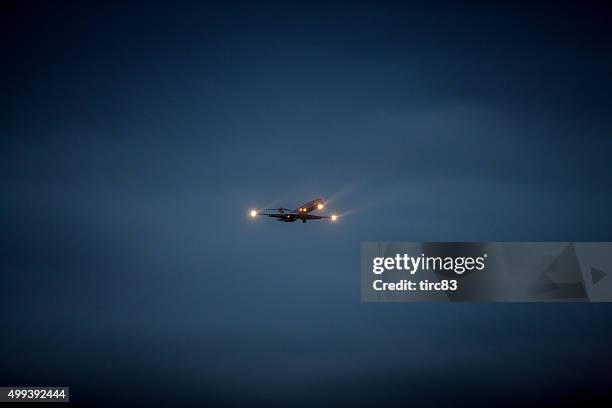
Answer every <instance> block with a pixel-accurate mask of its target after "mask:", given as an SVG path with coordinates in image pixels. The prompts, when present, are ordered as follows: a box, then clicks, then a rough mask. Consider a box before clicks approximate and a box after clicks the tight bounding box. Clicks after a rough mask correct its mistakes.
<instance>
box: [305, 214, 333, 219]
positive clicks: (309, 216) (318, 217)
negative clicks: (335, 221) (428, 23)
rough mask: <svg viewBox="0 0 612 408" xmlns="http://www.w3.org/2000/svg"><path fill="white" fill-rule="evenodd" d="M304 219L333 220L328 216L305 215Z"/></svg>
mask: <svg viewBox="0 0 612 408" xmlns="http://www.w3.org/2000/svg"><path fill="white" fill-rule="evenodd" d="M302 217H304V218H306V219H307V220H320V219H321V218H332V217H328V216H327V215H312V214H307V215H303V216H302Z"/></svg>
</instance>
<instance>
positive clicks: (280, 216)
mask: <svg viewBox="0 0 612 408" xmlns="http://www.w3.org/2000/svg"><path fill="white" fill-rule="evenodd" d="M257 215H267V216H268V217H274V218H284V217H286V216H287V215H289V214H287V213H285V214H282V213H281V214H277V213H263V212H260V213H257Z"/></svg>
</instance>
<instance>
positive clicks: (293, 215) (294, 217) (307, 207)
mask: <svg viewBox="0 0 612 408" xmlns="http://www.w3.org/2000/svg"><path fill="white" fill-rule="evenodd" d="M324 207H325V201H323V199H322V198H315V199H314V200H312V201H309V202H307V203H306V204H304V205H302V206H300V207H298V208H296V209H295V210H291V209H289V208H284V207H280V208H266V209H263V210H261V211H262V212H259V211H256V210H251V212H250V215H251V217H252V218H255V217H257V216H258V215H265V216H268V217H272V218H276V220H277V221H282V222H295V221H299V220H301V221H302V222H303V223H305V222H306V221H307V220H320V219H322V218H329V219H330V220H332V221H336V220H337V219H338V216H337V215H335V214H332V215H329V216H328V215H314V214H311V212H313V211H315V210H322V209H323V208H324ZM269 211H273V212H269Z"/></svg>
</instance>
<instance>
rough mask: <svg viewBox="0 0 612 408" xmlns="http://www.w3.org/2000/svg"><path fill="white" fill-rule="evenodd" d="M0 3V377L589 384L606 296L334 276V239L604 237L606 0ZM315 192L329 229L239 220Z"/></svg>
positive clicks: (463, 393) (354, 257)
mask: <svg viewBox="0 0 612 408" xmlns="http://www.w3.org/2000/svg"><path fill="white" fill-rule="evenodd" d="M1 7H2V8H1V10H2V11H1V12H0V32H1V36H0V49H1V50H2V61H3V63H2V64H0V85H1V88H0V89H1V90H2V109H1V110H0V135H1V136H2V137H1V138H0V146H1V151H0V163H1V164H0V169H1V172H0V177H1V179H2V186H3V189H2V193H1V198H2V200H1V201H0V206H1V209H0V217H1V218H0V219H1V220H2V222H1V225H2V229H1V232H0V242H1V246H0V248H1V253H2V257H1V258H0V265H1V271H2V282H3V283H2V285H1V286H0V305H1V306H2V307H1V308H0V310H1V312H0V316H2V327H3V329H2V331H1V332H0V333H2V336H0V352H1V354H2V356H3V358H2V359H0V383H1V384H0V385H11V384H24V385H25V384H39V385H45V384H66V385H71V386H72V387H73V389H72V393H73V395H72V397H73V400H75V401H81V402H83V401H86V402H92V401H93V400H94V399H95V398H97V397H99V398H104V399H105V400H106V401H107V402H110V401H113V400H116V401H123V402H125V401H129V400H130V399H136V398H138V397H143V396H144V395H145V394H146V393H147V392H155V393H156V394H155V395H154V396H151V395H149V396H147V397H145V398H146V399H147V400H149V401H151V402H153V401H156V398H158V397H159V398H161V399H162V400H170V399H173V398H178V400H179V401H180V402H181V403H184V404H185V405H192V404H198V403H205V402H209V403H210V402H214V403H217V404H225V405H232V404H244V403H251V404H252V403H261V404H267V405H270V404H279V405H284V406H286V405H287V404H305V405H311V404H313V403H323V402H329V403H333V404H336V405H338V404H341V403H347V404H351V403H354V402H356V401H360V402H363V403H367V404H389V403H391V402H405V401H407V400H409V401H412V402H414V403H418V404H426V403H428V402H429V403H431V404H437V403H444V402H448V401H458V400H462V399H464V398H468V396H469V397H470V398H473V399H475V400H473V402H474V403H475V404H485V403H487V399H488V398H490V397H493V396H497V395H501V394H503V395H505V397H504V398H509V399H508V400H507V401H510V402H513V401H514V402H516V401H522V400H524V399H525V398H531V399H532V400H533V399H535V400H538V401H543V402H547V401H548V402H550V401H551V399H556V398H564V399H565V400H570V401H571V400H572V398H581V399H582V401H585V400H584V399H585V398H589V397H588V396H593V398H594V397H595V396H601V395H600V394H601V393H605V390H606V388H607V389H609V386H610V385H611V384H610V380H609V378H606V377H609V367H610V366H611V364H612V354H611V353H610V351H609V343H610V340H612V333H611V332H610V329H609V325H608V324H607V322H608V321H609V320H610V318H611V317H612V309H611V308H610V307H609V306H608V305H606V304H598V305H597V304H576V305H574V304H557V305H554V304H545V305H540V304H533V305H529V304H523V305H521V304H508V305H506V304H361V303H360V293H359V289H360V277H359V248H360V242H361V241H368V240H387V241H390V240H405V241H407V240H414V241H426V240H432V241H449V240H457V241H469V240H475V241H487V240H488V241H505V240H513V241H519V240H526V241H538V240H543V241H592V240H602V241H610V240H612V216H611V215H610V208H612V180H611V178H610V158H611V157H612V154H611V153H612V119H611V118H612V116H611V115H610V113H611V112H612V102H611V100H610V93H611V92H612V79H611V78H612V76H611V75H610V72H612V41H611V40H612V28H611V27H612V13H611V10H610V7H609V6H606V5H604V4H603V3H599V2H575V3H571V2H555V3H553V4H547V3H537V4H532V5H529V6H526V5H523V6H521V5H515V4H512V3H506V4H496V5H495V6H493V5H492V4H490V2H484V3H482V4H481V3H477V2H473V3H470V4H468V5H458V4H456V2H451V4H446V3H436V2H427V4H426V5H425V4H410V3H408V2H397V3H396V2H368V3H366V2H345V3H312V2H304V3H302V4H297V3H294V4H287V3H286V2H278V3H257V4H255V3H253V2H244V3H240V2H237V3H228V4H225V3H222V2H219V3H217V4H210V5H208V4H197V3H195V4H192V3H180V4H174V3H173V2H168V3H165V4H164V3H155V4H153V3H151V4H144V3H139V2H138V3H137V2H133V3H131V4H128V5H125V4H122V3H111V2H104V3H101V4H96V3H90V4H89V5H82V4H79V5H77V4H71V3H68V2H61V4H50V3H49V4H47V2H28V1H26V2H10V3H9V4H4V5H2V6H1ZM317 196H322V197H326V198H330V199H331V202H330V205H329V206H330V208H331V209H333V210H336V211H338V212H339V213H342V214H344V217H342V219H341V222H339V223H338V224H335V225H330V224H328V223H309V224H306V225H302V224H301V223H300V224H280V223H276V222H272V221H269V222H268V221H266V220H259V221H257V222H251V220H249V219H247V217H246V212H247V210H248V209H249V208H253V207H264V206H265V207H268V206H273V205H283V206H289V207H295V206H297V205H299V204H301V203H303V202H305V201H308V200H310V199H312V198H314V197H317ZM110 386H114V387H116V391H114V396H112V395H109V389H108V387H110ZM130 390H133V392H134V395H129V392H130ZM432 395H433V396H435V397H432ZM427 398H433V399H431V400H427Z"/></svg>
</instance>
